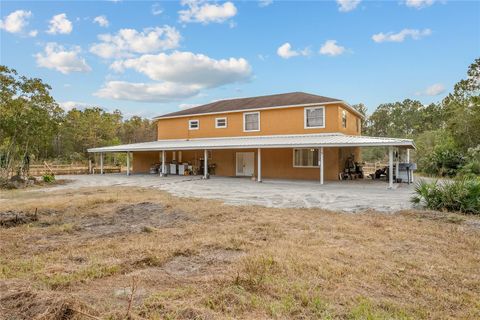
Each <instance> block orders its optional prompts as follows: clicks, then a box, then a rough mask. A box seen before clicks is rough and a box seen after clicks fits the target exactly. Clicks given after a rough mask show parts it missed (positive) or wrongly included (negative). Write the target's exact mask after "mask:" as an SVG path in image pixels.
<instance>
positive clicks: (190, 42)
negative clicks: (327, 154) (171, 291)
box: [0, 0, 480, 117]
mask: <svg viewBox="0 0 480 320" xmlns="http://www.w3.org/2000/svg"><path fill="white" fill-rule="evenodd" d="M0 9H1V12H0V16H1V19H2V22H1V25H0V27H1V31H0V36H1V39H0V42H1V52H0V53H1V56H0V63H1V64H4V65H7V66H9V67H11V68H14V69H16V70H17V71H18V72H19V73H20V74H24V75H27V76H29V77H40V78H42V79H43V80H44V81H45V82H47V83H49V84H50V85H51V86H52V88H53V90H52V93H53V96H54V97H55V99H56V100H57V101H58V102H59V103H60V104H61V105H62V106H64V107H65V108H67V109H68V108H71V107H72V106H75V105H77V106H80V107H81V106H85V105H95V106H101V107H103V108H105V109H107V110H114V109H120V110H121V111H122V112H123V113H124V114H125V115H126V116H127V117H128V116H131V115H135V114H138V115H142V116H146V117H152V116H155V115H159V114H162V113H166V112H170V111H176V110H178V109H179V108H186V107H189V106H194V105H198V104H203V103H208V102H211V101H214V100H219V99H225V98H234V97H248V96H256V95H264V94H273V93H281V92H291V91H305V92H310V93H314V94H319V95H324V96H328V97H334V98H339V99H343V100H345V101H347V102H349V103H351V104H354V103H360V102H361V103H364V104H366V105H367V107H368V108H369V110H370V112H371V111H373V110H374V109H375V108H376V107H377V106H378V105H379V104H380V103H385V102H394V101H399V100H403V99H405V98H415V99H418V100H420V101H422V102H423V103H429V102H434V101H439V100H440V99H442V98H443V97H444V96H445V95H446V94H447V93H448V92H449V91H450V90H451V89H452V88H453V85H454V84H455V83H456V82H457V81H458V80H460V79H462V78H464V77H465V75H466V70H467V67H468V65H469V64H470V63H471V62H473V60H474V59H475V58H476V57H479V56H480V2H478V1H435V0H406V1H403V0H400V1H381V2H380V1H378V2H376V1H360V0H339V1H309V2H300V1H291V2H289V1H242V2H236V1H234V2H230V1H195V0H188V1H183V2H173V1H170V2H158V1H151V2H146V1H102V2H100V1H95V2H94V1H83V2H80V1H78V2H77V1H64V2H60V1H51V2H43V1H35V2H26V1H15V2H9V1H2V2H1V3H0Z"/></svg>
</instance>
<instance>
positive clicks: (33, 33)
mask: <svg viewBox="0 0 480 320" xmlns="http://www.w3.org/2000/svg"><path fill="white" fill-rule="evenodd" d="M28 35H29V36H30V37H36V36H37V35H38V30H32V31H29V32H28Z"/></svg>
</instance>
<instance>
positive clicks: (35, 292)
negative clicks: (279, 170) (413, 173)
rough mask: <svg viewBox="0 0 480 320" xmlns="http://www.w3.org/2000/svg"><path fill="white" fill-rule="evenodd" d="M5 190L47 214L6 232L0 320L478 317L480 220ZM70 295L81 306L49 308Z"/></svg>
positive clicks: (21, 206) (15, 203)
mask: <svg viewBox="0 0 480 320" xmlns="http://www.w3.org/2000/svg"><path fill="white" fill-rule="evenodd" d="M0 198H8V199H9V200H8V201H3V202H0V206H1V210H0V211H6V210H17V211H18V210H21V211H24V212H34V211H35V208H38V215H39V221H35V222H31V223H29V224H24V225H21V226H17V227H13V228H8V229H4V228H3V229H0V319H1V318H2V313H3V314H4V315H5V317H6V318H7V319H8V318H9V317H10V318H15V319H17V318H18V319H22V318H23V319H31V318H35V317H32V316H31V313H28V312H29V311H28V310H30V312H31V308H30V307H29V306H31V305H32V306H35V308H36V309H35V310H36V314H37V315H38V314H42V312H43V313H44V314H46V315H47V316H45V317H44V318H42V319H61V318H62V319H63V318H65V319H69V318H74V317H79V318H82V317H81V315H80V314H78V313H76V311H75V310H76V309H78V310H79V311H81V310H83V311H84V312H85V313H87V314H90V315H92V316H93V318H101V319H124V318H125V317H126V314H127V308H128V304H129V303H131V304H132V307H131V310H130V311H129V312H128V313H129V317H130V318H143V319H224V318H245V319H263V318H279V319H282V318H297V319H311V318H319V319H337V318H340V319H445V318H460V319H478V318H479V317H480V273H479V270H480V220H479V219H478V218H474V217H468V216H459V215H454V214H448V215H447V214H442V213H431V212H403V213H398V214H394V215H386V214H378V213H375V212H369V213H363V214H356V215H350V214H338V213H333V212H327V211H323V210H305V209H298V210H295V209H271V208H262V207H253V206H244V207H235V206H226V205H222V204H221V203H219V202H216V201H210V200H198V199H182V198H176V197H173V196H171V195H168V194H167V193H163V192H159V191H157V190H148V189H139V188H109V189H108V190H107V189H82V190H76V191H70V192H68V191H62V192H48V193H43V192H38V191H35V192H25V191H9V192H6V193H5V192H4V193H3V194H2V196H1V197H0ZM132 279H136V280H135V281H136V288H135V290H134V293H133V294H132V289H131V288H130V286H131V283H132V281H133V280H132ZM18 297H19V298H18ZM24 297H28V299H25V298H24ZM59 297H62V299H59ZM22 299H23V300H22ZM65 299H66V300H65ZM12 301H13V302H12ZM65 301H75V302H76V303H77V304H78V306H76V307H72V308H70V307H69V309H68V308H67V309H68V310H69V313H68V314H66V313H65V312H63V313H61V317H60V316H58V314H59V313H54V312H51V313H48V312H49V311H48V310H63V309H62V308H64V307H65V303H66V302H65ZM42 306H43V308H44V309H45V310H43V309H42V310H40V309H41V308H42ZM62 306H63V307H62ZM68 306H69V305H68ZM82 306H83V307H82ZM84 306H88V307H89V308H88V309H85V308H84ZM32 308H33V307H32ZM82 308H83V309H82ZM64 309H65V308H64ZM71 310H73V311H71ZM84 318H85V316H84ZM38 319H40V318H38Z"/></svg>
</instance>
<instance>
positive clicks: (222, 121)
mask: <svg viewBox="0 0 480 320" xmlns="http://www.w3.org/2000/svg"><path fill="white" fill-rule="evenodd" d="M226 127H227V118H215V128H226Z"/></svg>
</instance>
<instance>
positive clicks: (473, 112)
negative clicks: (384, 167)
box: [354, 58, 480, 176]
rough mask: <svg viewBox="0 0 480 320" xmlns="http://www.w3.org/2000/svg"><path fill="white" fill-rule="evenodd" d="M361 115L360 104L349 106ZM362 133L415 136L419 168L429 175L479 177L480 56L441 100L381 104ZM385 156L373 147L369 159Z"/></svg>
mask: <svg viewBox="0 0 480 320" xmlns="http://www.w3.org/2000/svg"><path fill="white" fill-rule="evenodd" d="M354 107H356V108H357V110H359V111H360V112H363V113H364V114H366V108H365V106H363V105H361V104H360V105H356V106H354ZM363 132H364V134H365V135H370V136H379V137H396V138H409V139H414V141H415V144H416V145H417V151H416V157H415V161H416V162H417V164H418V168H419V169H420V170H421V171H423V172H425V173H427V174H432V175H438V176H455V175H457V174H462V175H480V58H477V59H476V60H475V61H474V62H473V63H472V64H471V65H470V66H469V67H468V71H467V77H466V78H465V79H464V80H461V81H459V82H458V83H457V84H455V86H454V89H453V92H451V93H449V94H448V95H447V96H446V97H445V98H444V99H443V100H442V101H439V102H437V103H431V104H429V105H423V104H422V103H421V102H420V101H417V100H411V99H406V100H404V101H402V102H394V103H385V104H381V105H379V106H378V107H377V109H376V110H375V111H374V112H373V113H372V114H371V115H370V116H367V117H366V121H365V122H364V130H363ZM384 155H385V152H384V151H383V150H379V149H378V148H377V149H372V150H369V152H366V153H365V154H364V157H367V158H370V159H379V158H382V157H383V156H384Z"/></svg>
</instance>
